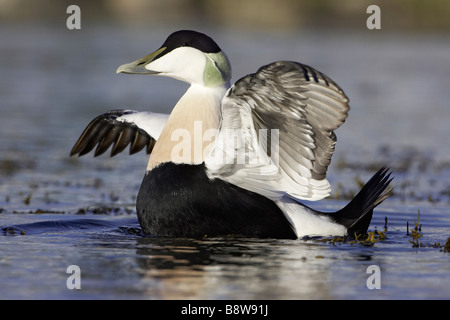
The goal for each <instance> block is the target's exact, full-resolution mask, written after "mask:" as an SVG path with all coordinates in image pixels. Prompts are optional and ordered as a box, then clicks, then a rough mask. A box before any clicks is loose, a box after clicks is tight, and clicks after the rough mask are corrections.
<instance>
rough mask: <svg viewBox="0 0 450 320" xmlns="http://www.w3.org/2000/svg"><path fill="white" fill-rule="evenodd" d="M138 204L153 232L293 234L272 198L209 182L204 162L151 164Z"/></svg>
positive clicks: (144, 226)
mask: <svg viewBox="0 0 450 320" xmlns="http://www.w3.org/2000/svg"><path fill="white" fill-rule="evenodd" d="M136 207H137V215H138V219H139V223H140V224H141V227H142V229H143V230H144V232H145V233H147V234H150V235H155V236H170V237H194V238H196V237H204V236H208V237H211V236H221V235H240V236H246V237H257V238H285V239H295V238H297V236H296V234H295V232H294V230H293V227H292V225H291V223H290V222H289V221H288V220H287V219H286V217H285V215H284V214H283V212H282V211H281V210H280V209H279V208H278V206H277V205H276V204H275V203H274V202H273V201H271V200H269V199H267V198H266V197H264V196H261V195H259V194H257V193H254V192H251V191H247V190H244V189H242V188H239V187H237V186H235V185H233V184H230V183H228V182H225V181H223V180H220V179H213V180H210V179H209V178H208V177H207V175H206V170H205V166H204V165H187V164H174V163H163V164H161V165H159V166H158V167H156V168H154V169H153V170H151V171H150V172H148V173H146V175H145V177H144V180H143V181H142V185H141V188H140V190H139V194H138V198H137V204H136Z"/></svg>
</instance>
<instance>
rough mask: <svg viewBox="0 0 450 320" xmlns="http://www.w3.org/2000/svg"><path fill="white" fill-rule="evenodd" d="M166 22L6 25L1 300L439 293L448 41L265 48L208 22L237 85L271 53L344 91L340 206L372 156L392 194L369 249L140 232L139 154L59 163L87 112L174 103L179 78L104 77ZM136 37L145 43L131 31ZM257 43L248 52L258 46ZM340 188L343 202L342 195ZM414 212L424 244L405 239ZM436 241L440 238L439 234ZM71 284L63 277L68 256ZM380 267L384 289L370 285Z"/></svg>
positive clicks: (447, 151)
mask: <svg viewBox="0 0 450 320" xmlns="http://www.w3.org/2000/svg"><path fill="white" fill-rule="evenodd" d="M171 31H173V30H167V29H160V30H152V32H146V31H145V30H127V29H119V28H114V27H109V28H106V27H104V28H103V27H95V28H90V29H89V28H88V29H85V30H83V31H81V32H78V33H74V32H69V31H67V30H66V29H65V28H64V29H57V28H53V27H33V29H28V28H25V27H24V28H22V29H20V28H15V29H11V28H9V27H4V28H2V29H1V30H0V35H1V37H2V39H4V40H5V41H2V43H1V45H0V55H1V56H2V57H4V59H2V62H1V63H0V73H1V74H2V77H0V96H1V108H2V109H1V111H2V116H3V117H4V118H5V119H7V121H3V122H2V125H1V126H0V228H1V229H2V236H0V248H1V249H0V250H1V254H0V281H1V282H2V286H1V288H0V298H42V299H46V298H48V299H52V298H74V299H77V298H82V299H98V298H105V299H107V298H137V299H147V298H150V299H162V298H167V299H178V298H180V299H183V298H191V299H196V298H200V299H309V298H313V299H317V298H324V299H335V298H338V299H342V298H351V299H378V298H397V299H398V298H447V299H448V298H449V297H450V296H449V292H448V287H449V285H450V283H449V281H450V280H449V277H448V273H449V271H450V270H449V265H450V264H449V263H448V262H449V259H450V257H449V255H448V253H445V252H443V244H444V243H445V241H446V239H447V238H448V236H449V233H448V230H450V217H449V215H448V203H449V201H450V196H449V195H450V192H449V190H450V166H449V160H450V158H449V155H450V145H449V144H448V143H447V137H448V136H449V134H450V131H449V126H448V123H449V122H450V113H449V112H448V101H450V96H449V92H450V91H449V90H448V88H449V87H450V82H449V81H450V77H449V74H450V69H449V68H450V64H449V63H448V52H449V50H450V48H449V46H450V45H449V43H450V42H449V41H448V39H447V38H446V37H445V36H443V37H442V38H438V37H436V38H432V37H426V36H417V38H415V37H413V36H409V37H405V36H401V37H400V36H398V37H392V36H386V37H376V38H375V37H374V38H370V36H369V35H368V34H362V35H358V34H345V33H332V32H324V31H321V32H318V31H311V32H306V31H305V32H302V33H300V34H296V35H292V34H291V35H281V36H280V37H277V38H274V39H272V40H271V45H270V46H268V45H267V37H266V36H265V35H258V34H251V35H250V34H245V33H242V34H230V33H226V32H223V31H218V30H210V32H208V33H210V34H211V35H213V37H214V38H216V39H217V40H218V41H219V42H220V44H221V46H222V48H223V49H224V50H225V51H226V52H227V54H228V56H229V58H230V60H231V62H232V65H233V70H234V78H233V79H234V80H237V79H238V78H239V77H240V76H243V75H245V74H247V73H250V72H254V71H255V70H256V69H257V68H258V67H259V66H261V65H263V64H266V63H268V62H271V61H273V60H280V59H284V60H297V61H300V62H302V63H306V64H309V65H312V66H314V67H316V68H317V69H319V70H320V71H323V72H325V73H326V74H328V75H329V76H331V77H332V78H333V79H334V80H335V81H336V82H337V83H339V85H340V86H342V87H343V88H344V90H345V92H346V93H347V95H348V96H349V97H350V99H351V107H352V109H351V111H350V114H349V118H348V121H347V122H346V124H345V125H344V126H343V127H342V128H340V129H339V130H338V131H337V132H336V133H337V136H338V144H337V150H336V153H335V156H334V161H333V163H332V166H331V168H330V170H329V179H330V182H331V184H332V186H333V190H334V193H333V196H334V197H335V198H339V199H333V200H327V201H323V202H320V203H318V204H316V203H313V204H309V205H313V206H316V207H317V208H318V209H321V210H337V209H339V208H341V207H342V206H344V205H345V203H346V201H347V200H345V199H346V198H348V197H350V196H351V194H352V193H354V192H355V191H356V190H357V189H358V188H359V187H358V181H360V180H363V181H365V180H367V178H368V177H369V176H371V175H372V174H373V172H374V171H375V170H377V169H378V168H379V167H380V166H382V165H389V166H392V167H393V169H394V176H395V183H396V189H395V194H394V196H393V197H392V198H391V199H389V200H387V201H386V202H385V203H383V205H382V206H380V207H379V208H378V209H377V210H376V212H375V214H374V220H373V222H372V225H371V227H370V228H371V229H372V230H374V229H375V228H377V229H378V230H382V229H383V226H384V223H385V221H384V217H388V239H387V240H386V241H383V242H378V243H376V244H375V245H373V246H370V247H366V246H363V245H351V244H349V243H345V244H334V245H333V244H330V243H327V242H317V241H313V240H308V241H304V240H296V241H292V240H271V239H269V240H267V239H266V240H257V239H239V238H214V239H210V238H207V239H160V238H152V237H145V236H143V235H142V234H141V231H140V228H139V225H138V223H137V219H136V216H135V209H134V203H135V200H136V194H137V191H138V188H139V185H140V182H141V179H142V176H143V173H144V170H145V166H146V161H147V157H146V156H145V155H144V154H137V155H134V156H133V157H129V156H128V155H127V154H123V155H119V156H117V157H115V158H114V159H109V158H108V157H107V156H106V155H105V156H101V157H99V158H95V159H94V158H92V157H91V156H89V155H87V156H85V157H83V158H69V152H70V149H71V147H72V145H73V143H74V142H75V141H76V139H77V138H78V136H79V134H80V133H81V130H82V129H83V128H84V126H85V125H86V124H87V123H88V121H89V120H90V119H92V118H93V117H94V116H96V115H98V114H100V113H103V112H105V111H107V110H109V109H116V108H121V107H126V108H131V109H137V110H152V111H156V112H169V111H170V109H171V107H172V106H173V105H174V104H175V103H176V101H177V100H178V99H179V97H180V96H181V95H182V93H183V91H184V90H186V85H185V84H182V83H179V82H177V81H174V80H171V79H164V78H152V77H138V76H136V77H133V76H124V75H115V73H114V72H115V70H116V68H117V66H118V65H120V64H122V63H124V62H128V61H132V60H133V59H137V58H140V57H142V56H144V55H145V54H147V53H148V52H151V51H153V50H154V49H156V48H158V47H159V46H160V44H161V42H162V41H163V40H164V39H165V37H166V35H167V34H168V33H170V32H171ZM142 39H146V41H142ZM256 53H257V54H256ZM338 195H339V197H338ZM418 209H420V211H421V216H420V222H421V224H422V232H423V237H422V238H421V239H420V241H421V243H422V244H423V246H422V247H420V248H412V245H411V243H410V242H409V240H410V237H408V236H407V235H406V221H409V225H410V226H412V225H413V224H414V220H415V219H417V211H418ZM438 242H439V243H440V244H439V245H438V244H437V243H438ZM72 264H76V265H79V266H80V269H81V274H82V276H81V286H82V289H81V290H69V289H67V287H66V280H67V277H68V274H67V273H66V269H67V267H68V266H69V265H72ZM370 265H378V266H380V268H381V272H382V289H381V290H369V289H368V288H367V286H366V280H367V277H368V274H367V273H366V271H367V267H368V266H370Z"/></svg>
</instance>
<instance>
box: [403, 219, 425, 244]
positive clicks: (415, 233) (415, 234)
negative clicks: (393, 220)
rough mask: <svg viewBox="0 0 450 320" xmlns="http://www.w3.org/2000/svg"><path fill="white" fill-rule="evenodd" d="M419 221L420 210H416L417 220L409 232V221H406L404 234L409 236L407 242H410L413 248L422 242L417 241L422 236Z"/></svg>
mask: <svg viewBox="0 0 450 320" xmlns="http://www.w3.org/2000/svg"><path fill="white" fill-rule="evenodd" d="M419 221H420V210H418V215H417V220H415V221H414V229H412V230H411V233H409V223H408V221H406V235H407V236H410V237H411V238H412V240H409V242H410V243H411V244H412V246H413V248H418V247H420V246H422V244H421V243H420V242H419V239H420V238H422V237H423V233H422V232H421V231H422V225H421V224H420V225H419Z"/></svg>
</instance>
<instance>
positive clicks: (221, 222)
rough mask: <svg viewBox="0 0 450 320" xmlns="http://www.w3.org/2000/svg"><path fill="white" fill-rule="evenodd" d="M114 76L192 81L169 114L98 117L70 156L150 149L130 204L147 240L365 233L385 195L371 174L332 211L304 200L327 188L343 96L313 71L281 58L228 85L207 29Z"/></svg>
mask: <svg viewBox="0 0 450 320" xmlns="http://www.w3.org/2000/svg"><path fill="white" fill-rule="evenodd" d="M117 73H130V74H151V75H161V76H168V77H172V78H175V79H178V80H182V81H185V82H188V83H190V84H191V86H190V87H189V89H188V90H187V91H186V93H185V94H184V95H183V97H182V98H181V99H180V100H179V101H178V103H177V104H176V106H175V107H174V109H173V111H172V112H171V114H170V116H168V115H163V114H156V113H151V112H137V111H132V110H113V111H109V112H107V113H105V114H102V115H100V116H98V117H97V118H95V119H94V120H93V121H92V122H91V123H90V124H89V125H88V126H87V127H86V129H85V130H84V132H83V133H82V135H81V137H80V138H79V140H78V141H77V142H76V144H75V146H74V147H73V149H72V152H71V155H74V154H78V155H80V156H81V155H83V154H86V153H88V152H90V151H91V150H92V149H93V148H94V147H95V146H96V145H97V148H96V151H95V156H97V155H99V154H102V153H104V152H105V151H106V150H107V149H108V148H109V147H110V146H111V145H113V147H112V150H111V156H114V155H115V154H117V153H119V152H121V151H123V150H124V149H125V148H126V147H127V145H128V144H130V154H132V153H135V152H138V151H140V150H142V149H143V148H144V147H146V149H147V153H149V154H150V158H149V162H148V166H147V171H146V173H145V176H144V179H143V181H142V184H141V187H140V190H139V194H138V197H137V203H136V208H137V216H138V219H139V223H140V225H141V227H142V229H143V231H144V232H145V233H147V234H150V235H155V236H171V237H203V236H205V235H207V236H219V235H220V236H222V235H231V234H232V235H240V236H246V237H261V238H292V239H295V238H298V237H302V236H305V235H319V236H320V235H321V236H328V235H346V234H349V235H353V234H354V233H357V234H362V233H365V232H366V231H367V228H368V226H369V223H370V221H371V219H372V212H373V209H374V208H375V207H376V206H377V205H379V204H380V203H381V202H382V201H383V200H384V199H386V198H387V197H388V193H389V190H387V188H388V185H389V183H390V181H391V180H392V179H390V173H389V170H388V169H387V168H382V169H380V170H379V171H378V172H377V173H375V175H374V176H373V177H372V178H371V179H370V180H369V181H368V182H367V184H366V185H365V186H364V187H363V188H362V190H361V191H360V192H359V193H358V195H357V196H356V197H355V198H354V199H353V200H352V201H351V202H350V203H349V204H348V205H347V206H346V207H344V208H343V209H341V210H339V211H337V212H319V211H317V210H314V209H312V208H309V207H307V206H305V205H303V204H302V203H301V202H300V201H301V200H320V199H323V198H325V197H327V196H328V195H329V193H330V184H329V183H328V181H327V180H326V172H327V167H328V165H329V164H330V161H331V156H332V154H333V151H334V146H335V143H336V136H335V134H334V132H333V131H334V130H335V129H337V128H338V127H339V126H340V125H341V124H342V123H343V122H344V121H345V119H346V118H347V112H348V111H349V106H348V101H349V100H348V98H347V97H346V95H345V94H344V92H343V91H342V89H341V88H340V87H339V86H338V85H337V84H336V83H335V82H333V81H332V80H331V79H330V78H329V77H327V76H326V75H324V74H323V73H321V72H319V71H317V70H315V69H314V68H312V67H309V66H306V65H303V64H300V63H297V62H290V61H278V62H273V63H270V64H268V65H266V66H263V67H261V68H260V69H259V70H258V71H257V72H256V73H253V74H249V75H247V76H245V77H243V78H241V79H240V80H238V81H237V82H236V83H235V84H234V85H233V86H231V87H230V79H231V67H230V63H229V61H228V58H227V57H226V55H225V54H224V53H223V52H222V50H221V49H220V48H219V46H218V45H217V44H216V42H215V41H214V40H212V39H211V38H210V37H208V36H207V35H205V34H202V33H199V32H195V31H188V30H182V31H177V32H174V33H172V34H171V35H170V36H169V37H168V38H167V39H166V41H165V42H164V43H163V45H162V46H161V47H160V48H159V49H158V50H156V51H155V52H153V53H150V54H149V55H147V56H145V57H144V58H142V59H140V60H137V61H134V62H131V63H128V64H124V65H121V66H120V67H119V68H118V69H117Z"/></svg>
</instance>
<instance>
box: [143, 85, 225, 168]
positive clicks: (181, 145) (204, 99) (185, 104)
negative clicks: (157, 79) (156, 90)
mask: <svg viewBox="0 0 450 320" xmlns="http://www.w3.org/2000/svg"><path fill="white" fill-rule="evenodd" d="M226 90H227V85H225V84H224V85H223V86H217V87H213V88H210V87H204V86H202V85H198V84H192V85H191V86H190V87H189V89H188V90H187V91H186V93H185V94H184V95H183V96H182V97H181V99H180V100H179V101H178V103H177V104H176V106H175V107H174V109H173V111H172V113H171V114H170V116H169V119H168V120H167V123H166V125H165V127H164V129H163V131H162V132H161V135H160V137H159V139H158V141H157V142H156V144H155V147H154V148H153V151H152V153H151V155H150V159H149V162H148V165H147V170H151V169H153V168H154V167H155V166H157V165H159V164H160V163H163V162H174V163H186V164H200V163H202V162H203V161H204V159H205V158H206V156H207V155H208V154H209V152H210V150H211V147H212V144H213V142H214V139H215V136H216V134H217V130H218V129H219V125H220V118H221V108H220V103H221V100H222V98H223V96H224V94H225V91H226Z"/></svg>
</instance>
